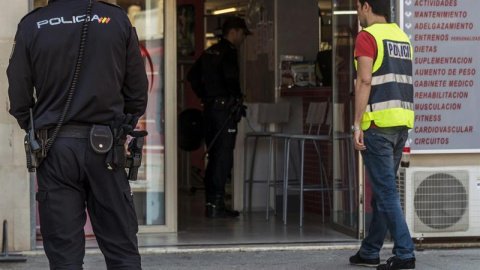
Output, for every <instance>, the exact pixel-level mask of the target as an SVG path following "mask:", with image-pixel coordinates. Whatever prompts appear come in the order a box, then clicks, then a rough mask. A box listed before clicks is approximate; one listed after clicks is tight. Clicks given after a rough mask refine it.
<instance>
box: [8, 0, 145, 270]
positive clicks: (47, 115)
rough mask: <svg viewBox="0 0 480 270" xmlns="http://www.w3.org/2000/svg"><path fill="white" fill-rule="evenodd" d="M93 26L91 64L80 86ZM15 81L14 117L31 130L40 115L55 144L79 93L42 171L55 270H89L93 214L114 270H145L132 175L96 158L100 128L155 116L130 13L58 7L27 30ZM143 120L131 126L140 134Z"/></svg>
mask: <svg viewBox="0 0 480 270" xmlns="http://www.w3.org/2000/svg"><path fill="white" fill-rule="evenodd" d="M88 5H91V12H90V15H89V16H87V15H86V14H88V12H87V7H88ZM85 20H86V21H87V22H88V23H86V24H88V30H87V35H86V39H85V40H84V52H83V59H82V61H81V67H80V72H79V74H77V78H78V80H77V81H76V83H72V78H73V77H74V73H75V72H74V70H75V66H76V64H77V63H78V61H77V58H79V51H80V49H79V46H80V40H81V32H82V27H83V24H84V22H85ZM7 75H8V80H9V90H8V91H9V92H8V93H9V97H10V113H11V114H12V115H13V116H14V117H15V118H16V119H17V121H18V123H19V125H20V127H21V128H22V129H25V130H28V129H29V121H30V116H29V109H30V108H33V122H34V126H35V129H38V130H41V131H47V132H46V133H43V134H47V135H48V136H51V131H52V129H53V128H54V127H55V126H56V125H57V123H58V121H59V118H60V116H61V115H62V110H63V109H64V105H65V103H66V99H67V93H68V92H69V88H70V87H74V88H75V92H74V94H73V98H72V99H71V105H70V108H69V109H68V112H67V113H66V115H65V119H64V121H63V122H64V124H63V126H62V127H61V129H60V131H59V132H58V135H57V138H56V140H54V143H53V144H52V146H51V148H50V150H49V151H48V153H47V156H46V158H45V159H43V162H42V163H41V164H40V166H39V167H38V168H37V180H38V192H37V194H36V199H37V201H38V203H39V214H40V224H41V233H42V237H43V246H44V248H45V253H46V254H47V257H48V259H49V262H50V269H55V270H62V269H69V270H70V269H72V270H76V269H82V264H83V258H84V255H85V235H84V230H83V227H84V225H85V222H86V212H85V207H87V209H88V213H89V216H90V220H91V222H92V225H93V229H94V233H95V236H96V239H97V242H98V245H99V247H100V249H101V250H102V252H103V254H104V256H105V260H106V264H107V268H108V269H129V270H132V269H141V262H140V255H139V252H138V243H137V236H136V234H137V232H138V224H137V218H136V214H135V209H134V205H133V198H132V192H131V189H130V185H129V182H128V180H127V175H126V172H125V170H124V169H122V167H121V166H120V165H119V166H118V167H115V165H116V164H117V163H115V162H113V163H110V164H109V166H107V164H106V157H107V156H108V154H98V153H97V152H94V151H93V150H92V149H91V147H90V145H89V137H88V136H89V135H88V133H89V131H90V130H91V127H92V125H100V126H108V125H110V123H112V121H114V120H115V119H117V120H118V119H119V118H118V116H119V115H120V116H125V115H127V118H129V119H135V120H137V119H138V118H137V117H139V116H141V115H142V114H143V113H144V112H145V110H146V106H147V90H148V89H147V88H148V82H147V76H146V73H145V68H144V63H143V59H142V57H141V53H140V49H139V43H138V38H137V35H136V32H135V29H134V28H133V27H132V25H131V24H130V21H129V19H128V17H127V15H126V13H125V12H124V11H123V10H122V9H121V8H119V7H118V6H115V5H112V4H108V3H104V2H96V1H93V2H91V0H90V1H89V0H56V1H52V0H51V1H50V2H49V4H48V5H47V6H46V7H43V8H41V9H36V10H34V11H32V12H31V13H29V14H28V15H27V16H25V17H24V18H23V19H22V20H21V21H20V23H19V25H18V30H17V33H16V36H15V42H14V48H13V50H12V55H11V57H10V63H9V66H8V70H7ZM130 116H133V117H130ZM120 118H121V119H125V117H123V118H122V117H120ZM135 120H131V121H130V120H129V121H125V122H124V123H123V124H124V126H130V128H132V126H135V124H136V123H135ZM127 122H128V123H127ZM113 128H115V127H113ZM130 130H131V129H130ZM113 133H114V134H117V135H118V133H117V131H115V132H113ZM49 139H50V137H49ZM114 139H117V140H118V138H117V137H115V138H114ZM122 147H123V145H121V146H120V147H113V148H112V149H115V148H116V149H117V151H118V149H122ZM111 151H113V150H111ZM122 151H124V150H122ZM121 154H122V153H119V152H117V153H116V158H117V159H119V155H120V157H121ZM117 165H118V164H117ZM112 166H113V167H112Z"/></svg>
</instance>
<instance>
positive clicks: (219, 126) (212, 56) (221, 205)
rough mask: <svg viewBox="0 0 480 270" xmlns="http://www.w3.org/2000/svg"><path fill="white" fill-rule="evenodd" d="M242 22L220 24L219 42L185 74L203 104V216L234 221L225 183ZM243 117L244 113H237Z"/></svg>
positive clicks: (237, 105)
mask: <svg viewBox="0 0 480 270" xmlns="http://www.w3.org/2000/svg"><path fill="white" fill-rule="evenodd" d="M250 34H251V32H250V31H249V30H248V28H247V25H246V24H245V21H244V20H243V19H242V18H239V17H234V16H232V17H228V18H227V19H226V20H225V22H224V23H223V25H222V35H223V36H222V39H221V40H220V42H219V43H218V44H215V45H213V46H212V47H210V48H208V49H207V50H205V51H204V52H203V54H202V56H201V57H200V58H199V59H198V60H197V61H196V62H195V64H194V65H193V67H192V69H191V70H190V72H189V73H188V76H187V78H188V80H189V81H190V83H191V85H192V89H193V91H194V92H195V94H196V95H197V97H198V98H201V99H202V103H203V105H204V121H205V141H206V144H207V146H208V164H207V169H206V171H205V180H204V182H205V199H206V206H205V216H206V217H208V218H234V217H237V216H238V215H239V213H238V211H233V210H230V209H227V208H226V207H225V201H224V197H225V183H226V182H227V179H228V178H229V177H230V174H231V171H232V167H233V150H234V148H235V140H236V137H237V123H238V122H239V121H240V117H239V114H238V112H239V110H242V109H243V105H242V100H243V97H242V92H241V89H240V71H239V67H238V54H237V47H239V46H240V45H241V44H242V42H243V40H244V39H245V36H246V35H250ZM240 114H244V112H243V113H242V112H240Z"/></svg>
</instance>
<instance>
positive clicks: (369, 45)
mask: <svg viewBox="0 0 480 270" xmlns="http://www.w3.org/2000/svg"><path fill="white" fill-rule="evenodd" d="M360 56H367V57H370V58H372V59H373V60H375V59H376V58H377V42H376V41H375V38H374V37H373V36H372V35H371V34H370V33H368V32H366V31H361V32H360V33H358V36H357V40H356V41H355V59H357V58H358V57H360Z"/></svg>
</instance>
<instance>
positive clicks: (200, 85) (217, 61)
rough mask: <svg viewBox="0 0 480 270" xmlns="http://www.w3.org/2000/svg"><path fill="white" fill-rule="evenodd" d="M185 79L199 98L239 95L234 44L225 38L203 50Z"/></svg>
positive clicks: (238, 78) (238, 71)
mask: <svg viewBox="0 0 480 270" xmlns="http://www.w3.org/2000/svg"><path fill="white" fill-rule="evenodd" d="M187 79H188V80H189V81H190V83H191V85H192V89H193V91H194V92H195V94H196V95H197V97H199V98H209V97H229V96H234V97H240V96H241V95H242V94H241V90H240V70H239V68H238V54H237V49H236V48H235V46H234V45H233V44H232V43H231V42H230V41H228V40H226V39H221V40H220V42H219V43H217V44H215V45H213V46H212V47H210V48H208V49H207V50H205V51H204V52H203V54H202V56H201V57H200V58H199V59H198V60H197V61H196V62H195V64H194V65H193V66H192V68H191V69H190V71H189V73H188V76H187Z"/></svg>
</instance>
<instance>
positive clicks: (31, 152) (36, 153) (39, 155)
mask: <svg viewBox="0 0 480 270" xmlns="http://www.w3.org/2000/svg"><path fill="white" fill-rule="evenodd" d="M47 141H48V134H47V131H46V130H44V131H43V130H36V131H33V130H30V131H29V132H28V133H27V135H25V140H24V146H25V154H26V161H27V169H28V171H29V172H35V170H36V169H37V168H38V167H39V166H40V164H41V163H42V161H43V159H44V158H46V157H47V152H46V145H47Z"/></svg>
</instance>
